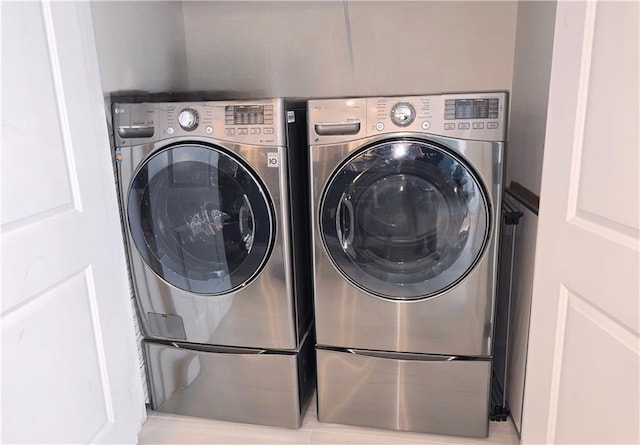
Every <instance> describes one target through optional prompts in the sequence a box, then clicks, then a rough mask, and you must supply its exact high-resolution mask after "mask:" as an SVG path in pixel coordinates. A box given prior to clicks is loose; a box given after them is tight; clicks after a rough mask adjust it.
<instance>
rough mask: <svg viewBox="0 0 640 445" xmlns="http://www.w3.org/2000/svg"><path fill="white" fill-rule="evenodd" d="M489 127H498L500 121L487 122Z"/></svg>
mask: <svg viewBox="0 0 640 445" xmlns="http://www.w3.org/2000/svg"><path fill="white" fill-rule="evenodd" d="M487 128H491V129H493V128H498V123H497V122H487Z"/></svg>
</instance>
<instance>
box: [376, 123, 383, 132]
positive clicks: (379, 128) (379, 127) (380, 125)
mask: <svg viewBox="0 0 640 445" xmlns="http://www.w3.org/2000/svg"><path fill="white" fill-rule="evenodd" d="M376 130H378V131H382V130H384V124H383V123H382V122H378V123H377V124H376Z"/></svg>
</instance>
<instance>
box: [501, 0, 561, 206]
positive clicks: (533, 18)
mask: <svg viewBox="0 0 640 445" xmlns="http://www.w3.org/2000/svg"><path fill="white" fill-rule="evenodd" d="M555 15H556V3H555V1H539V2H537V1H536V2H532V1H520V2H519V3H518V21H517V28H516V29H517V33H516V42H515V59H514V65H513V90H512V93H511V116H510V122H509V144H508V148H507V172H506V173H507V174H506V182H505V183H506V184H507V185H508V184H509V183H510V182H511V181H517V182H519V183H520V184H522V185H523V186H525V187H526V188H528V189H529V190H531V191H532V192H533V193H535V194H536V195H538V196H539V195H540V177H541V175H542V157H543V151H544V138H545V126H546V124H547V99H548V98H549V79H550V75H551V53H552V51H553V34H554V29H555Z"/></svg>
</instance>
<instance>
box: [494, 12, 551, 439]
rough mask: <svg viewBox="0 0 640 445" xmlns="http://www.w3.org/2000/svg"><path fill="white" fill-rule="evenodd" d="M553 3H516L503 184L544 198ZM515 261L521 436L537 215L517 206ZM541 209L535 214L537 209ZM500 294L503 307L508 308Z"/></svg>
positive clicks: (514, 387) (514, 405)
mask: <svg viewBox="0 0 640 445" xmlns="http://www.w3.org/2000/svg"><path fill="white" fill-rule="evenodd" d="M555 12H556V2H555V1H538V2H532V1H520V2H518V13H517V27H516V30H517V31H516V42H515V58H514V66H513V90H512V94H511V115H510V122H509V142H508V145H507V168H506V181H505V184H507V185H509V184H510V183H511V181H516V182H518V183H520V184H521V185H523V186H524V187H526V188H527V189H529V190H530V191H531V192H533V193H534V194H535V195H537V196H539V195H540V178H541V175H542V159H543V154H544V142H545V127H546V123H547V105H548V104H547V100H548V97H549V81H550V76H551V56H552V52H553V36H554V30H555ZM519 209H520V210H521V211H522V212H523V214H524V216H523V218H522V219H521V220H520V225H518V228H517V234H518V235H517V238H516V244H515V252H514V262H513V271H512V272H513V289H512V306H511V325H510V331H509V336H510V339H509V341H510V352H509V357H507V364H508V373H507V388H506V391H507V393H506V394H507V403H508V405H509V408H510V409H511V415H512V418H513V420H514V424H515V426H516V428H517V430H518V431H520V430H521V426H522V415H523V411H522V405H523V391H524V382H525V366H526V358H527V348H528V341H529V316H530V313H531V298H532V292H533V273H534V270H533V264H534V258H535V253H536V237H537V227H538V216H537V214H535V213H533V212H531V211H530V210H529V209H527V208H526V207H525V206H519ZM535 210H537V209H535ZM503 297H504V296H503V295H501V300H500V301H501V304H504V303H505V300H504V299H503Z"/></svg>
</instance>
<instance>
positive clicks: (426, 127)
mask: <svg viewBox="0 0 640 445" xmlns="http://www.w3.org/2000/svg"><path fill="white" fill-rule="evenodd" d="M429 128H431V122H429V121H424V122H423V123H422V129H423V130H428V129H429Z"/></svg>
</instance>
